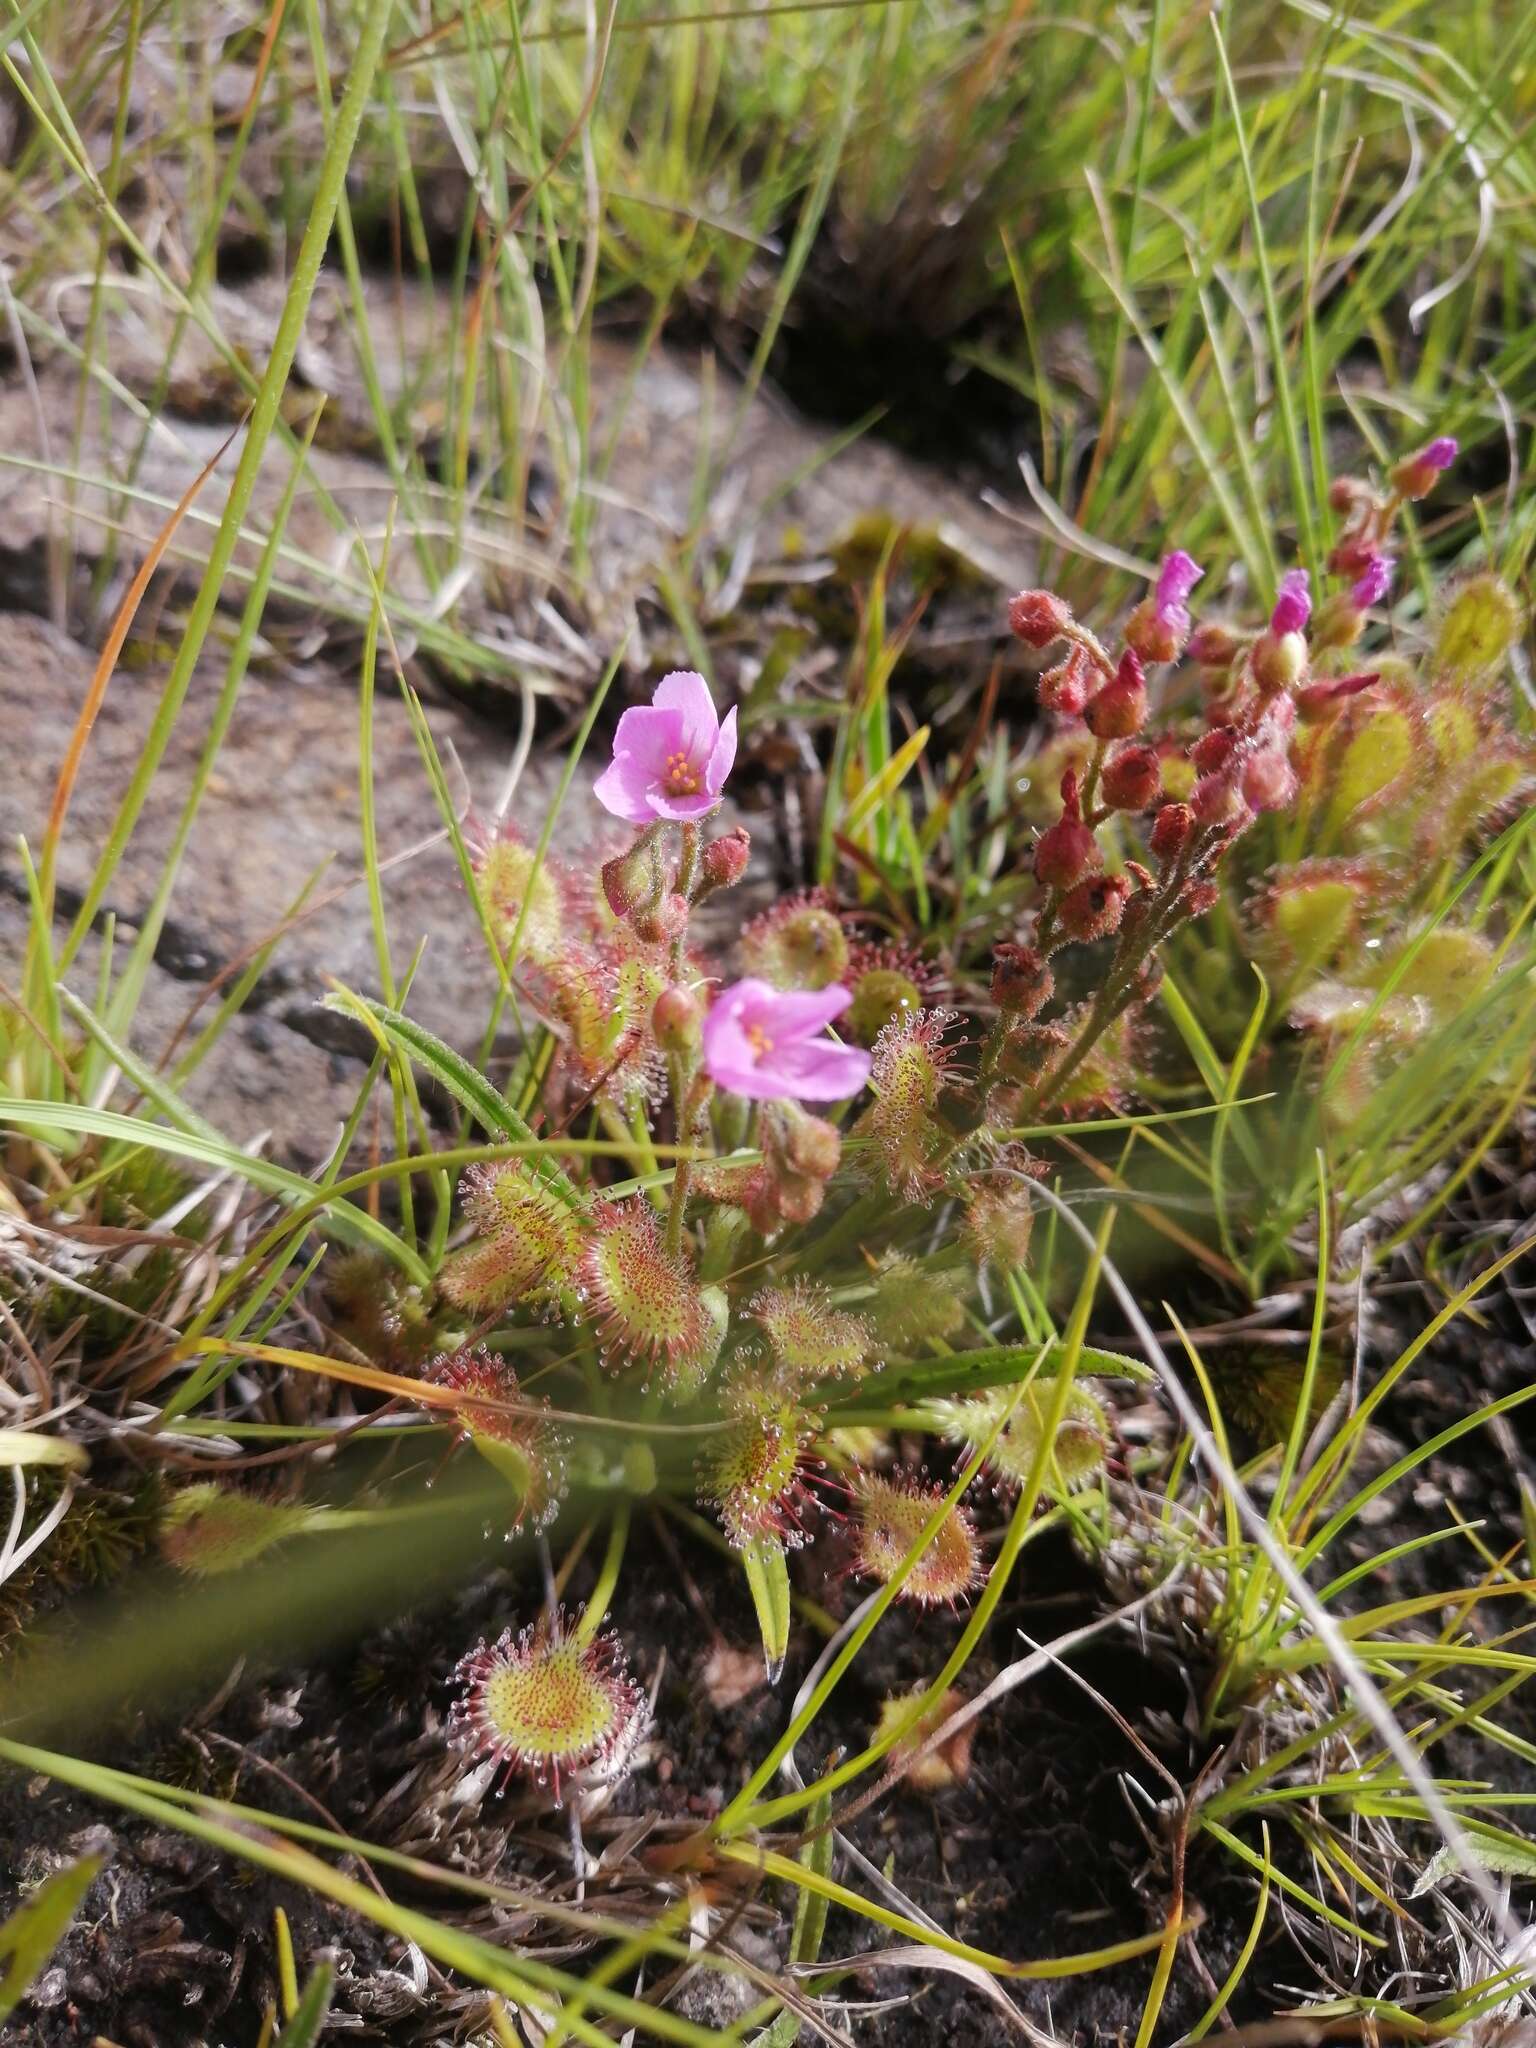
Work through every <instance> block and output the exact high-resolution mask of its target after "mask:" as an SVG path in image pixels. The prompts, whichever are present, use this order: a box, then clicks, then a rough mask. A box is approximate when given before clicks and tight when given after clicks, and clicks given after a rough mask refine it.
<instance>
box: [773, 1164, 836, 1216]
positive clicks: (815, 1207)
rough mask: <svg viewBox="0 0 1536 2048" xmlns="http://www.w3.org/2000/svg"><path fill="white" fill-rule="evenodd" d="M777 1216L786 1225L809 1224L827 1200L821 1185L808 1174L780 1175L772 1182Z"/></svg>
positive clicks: (823, 1187)
mask: <svg viewBox="0 0 1536 2048" xmlns="http://www.w3.org/2000/svg"><path fill="white" fill-rule="evenodd" d="M774 1195H775V1197H776V1200H777V1203H778V1210H779V1214H780V1215H781V1216H782V1217H783V1218H784V1221H785V1222H786V1223H809V1222H810V1221H811V1220H812V1218H813V1217H814V1216H815V1215H816V1214H817V1212H818V1211H819V1210H820V1208H821V1205H822V1203H823V1202H824V1201H825V1200H826V1198H827V1191H826V1188H825V1186H824V1185H823V1183H822V1182H821V1181H819V1180H813V1179H812V1178H811V1176H810V1175H809V1174H802V1173H785V1174H780V1175H779V1177H778V1179H777V1180H776V1181H775V1182H774Z"/></svg>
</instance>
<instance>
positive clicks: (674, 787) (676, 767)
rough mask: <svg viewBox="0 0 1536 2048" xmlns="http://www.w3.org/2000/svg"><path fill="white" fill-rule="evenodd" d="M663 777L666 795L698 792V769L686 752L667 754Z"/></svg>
mask: <svg viewBox="0 0 1536 2048" xmlns="http://www.w3.org/2000/svg"><path fill="white" fill-rule="evenodd" d="M664 779H665V781H666V786H667V795H668V796H697V795H698V793H699V789H700V786H701V785H700V776H699V771H698V769H697V768H695V767H694V765H693V763H692V762H691V761H690V760H689V758H688V756H687V755H686V754H683V753H677V754H668V756H667V772H666V776H665V778H664Z"/></svg>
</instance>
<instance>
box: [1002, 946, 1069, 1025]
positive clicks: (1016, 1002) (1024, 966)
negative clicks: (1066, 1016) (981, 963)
mask: <svg viewBox="0 0 1536 2048" xmlns="http://www.w3.org/2000/svg"><path fill="white" fill-rule="evenodd" d="M1055 988H1056V977H1055V975H1054V974H1053V973H1052V972H1051V969H1050V964H1049V962H1048V961H1047V960H1046V959H1045V958H1044V956H1043V955H1042V954H1040V953H1037V952H1036V951H1035V949H1034V947H1033V946H1016V945H1014V944H1013V942H1012V941H1011V940H1005V941H1004V942H1003V944H1002V945H1000V946H994V947H993V948H992V1000H993V1002H994V1003H996V1005H997V1007H998V1008H999V1009H1000V1010H1005V1011H1007V1012H1008V1014H1009V1015H1010V1016H1013V1017H1023V1018H1025V1019H1026V1020H1027V1019H1028V1018H1030V1017H1035V1016H1038V1015H1039V1013H1040V1012H1041V1011H1042V1010H1043V1009H1044V1008H1045V1006H1046V1004H1047V1003H1048V1002H1049V1001H1050V1000H1051V997H1052V995H1053V994H1054V992H1055Z"/></svg>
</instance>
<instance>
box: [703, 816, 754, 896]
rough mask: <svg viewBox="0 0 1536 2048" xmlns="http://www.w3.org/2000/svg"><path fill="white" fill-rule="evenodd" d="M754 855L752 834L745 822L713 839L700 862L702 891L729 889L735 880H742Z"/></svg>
mask: <svg viewBox="0 0 1536 2048" xmlns="http://www.w3.org/2000/svg"><path fill="white" fill-rule="evenodd" d="M751 854H752V835H751V833H750V832H748V830H747V828H746V827H745V825H738V826H737V827H736V829H735V831H734V832H722V833H721V835H720V837H719V838H718V839H711V840H710V842H709V844H708V846H706V847H705V849H704V853H703V857H702V858H701V860H700V862H699V882H700V894H701V895H702V893H703V892H704V890H706V889H729V888H730V886H731V884H732V883H733V882H739V881H740V880H741V878H742V876H743V875H744V874H745V873H746V869H747V862H748V860H749V859H750V858H751Z"/></svg>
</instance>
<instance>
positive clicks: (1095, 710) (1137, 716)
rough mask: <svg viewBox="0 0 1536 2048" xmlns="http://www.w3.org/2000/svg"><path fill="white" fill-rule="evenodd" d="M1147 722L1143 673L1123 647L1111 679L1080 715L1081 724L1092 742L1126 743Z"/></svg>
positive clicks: (1131, 652)
mask: <svg viewBox="0 0 1536 2048" xmlns="http://www.w3.org/2000/svg"><path fill="white" fill-rule="evenodd" d="M1146 722H1147V682H1146V672H1145V670H1144V669H1143V668H1142V665H1141V656H1140V655H1139V654H1138V653H1137V652H1136V650H1135V648H1134V647H1127V649H1126V650H1125V652H1124V654H1122V655H1121V657H1120V666H1119V667H1118V668H1117V669H1116V670H1115V673H1114V676H1113V677H1112V678H1111V680H1110V681H1109V682H1107V683H1106V684H1105V685H1104V687H1103V689H1102V690H1100V692H1099V694H1098V695H1097V696H1096V697H1090V698H1089V700H1088V703H1087V706H1086V708H1085V709H1084V711H1083V723H1084V724H1085V725H1086V726H1087V728H1088V730H1089V731H1090V732H1091V733H1092V734H1093V736H1094V738H1095V739H1096V740H1128V739H1130V738H1131V737H1132V736H1133V734H1135V733H1138V732H1140V731H1141V728H1142V727H1143V726H1144V725H1145V724H1146Z"/></svg>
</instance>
